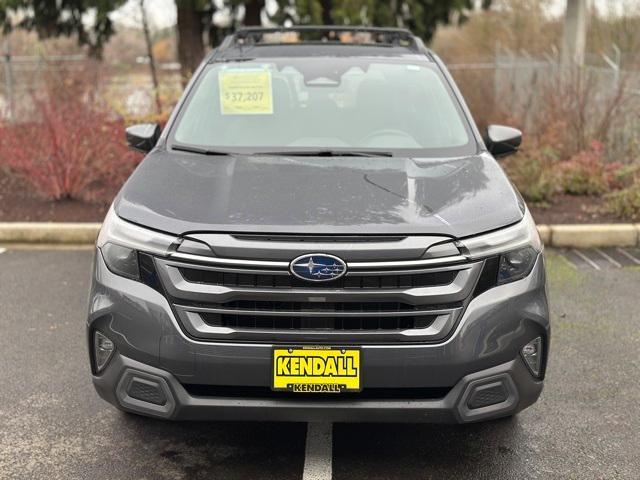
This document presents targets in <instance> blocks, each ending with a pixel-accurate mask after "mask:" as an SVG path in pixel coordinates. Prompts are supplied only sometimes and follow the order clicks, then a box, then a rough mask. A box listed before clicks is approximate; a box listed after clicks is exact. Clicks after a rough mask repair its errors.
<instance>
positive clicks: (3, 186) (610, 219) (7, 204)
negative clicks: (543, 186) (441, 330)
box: [0, 169, 623, 224]
mask: <svg viewBox="0 0 640 480" xmlns="http://www.w3.org/2000/svg"><path fill="white" fill-rule="evenodd" d="M603 204H604V200H603V199H601V198H598V197H575V196H571V195H563V196H559V197H557V199H556V200H555V201H554V203H553V205H551V206H550V207H548V208H543V207H538V206H534V205H530V208H531V212H532V214H533V216H534V218H535V219H536V222H538V223H539V224H558V223H623V222H622V221H621V220H619V219H617V218H615V217H614V216H612V215H609V214H606V213H603ZM108 208H109V205H106V204H95V203H87V202H82V201H79V200H63V201H58V202H52V201H50V200H46V199H44V198H42V197H39V196H38V195H37V194H36V193H35V192H34V190H33V187H31V186H30V185H29V183H27V182H25V181H24V180H22V179H20V178H19V177H17V176H16V175H9V174H7V173H6V172H4V171H3V170H2V169H0V222H100V221H102V219H103V218H104V216H105V214H106V213H107V210H108Z"/></svg>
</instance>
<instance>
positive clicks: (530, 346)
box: [520, 337, 542, 377]
mask: <svg viewBox="0 0 640 480" xmlns="http://www.w3.org/2000/svg"><path fill="white" fill-rule="evenodd" d="M520 353H521V354H522V358H523V359H524V363H526V364H527V367H529V370H530V371H531V373H532V374H533V375H534V376H535V377H540V373H541V372H542V337H537V338H535V339H533V340H531V341H530V342H529V343H527V344H526V345H525V346H524V347H522V351H521V352H520Z"/></svg>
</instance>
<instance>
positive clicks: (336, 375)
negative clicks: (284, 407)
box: [271, 347, 361, 393]
mask: <svg viewBox="0 0 640 480" xmlns="http://www.w3.org/2000/svg"><path fill="white" fill-rule="evenodd" d="M271 387H272V388H273V390H286V391H289V392H296V393H340V392H359V391H360V390H361V386H360V350H359V349H356V348H340V347H276V348H274V350H273V378H272V385H271Z"/></svg>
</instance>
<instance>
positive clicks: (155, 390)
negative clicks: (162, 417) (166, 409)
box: [127, 377, 167, 405]
mask: <svg viewBox="0 0 640 480" xmlns="http://www.w3.org/2000/svg"><path fill="white" fill-rule="evenodd" d="M127 394H128V395H129V396H130V397H131V398H135V399H136V400H141V401H143V402H147V403H153V404H154V405H164V404H165V403H167V397H166V395H165V394H164V391H163V390H162V387H161V386H160V385H159V384H158V383H156V382H153V381H150V380H145V379H142V378H137V377H134V378H133V379H132V380H131V383H129V387H128V388H127Z"/></svg>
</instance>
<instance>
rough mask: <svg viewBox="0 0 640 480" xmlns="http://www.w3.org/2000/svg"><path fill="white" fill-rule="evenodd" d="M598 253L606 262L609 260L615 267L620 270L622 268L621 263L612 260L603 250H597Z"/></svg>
mask: <svg viewBox="0 0 640 480" xmlns="http://www.w3.org/2000/svg"><path fill="white" fill-rule="evenodd" d="M596 252H598V253H599V254H600V256H601V257H602V258H604V259H606V260H609V262H611V263H612V264H613V265H615V266H616V267H618V268H622V265H621V264H620V262H618V261H616V260H614V259H613V258H611V257H610V256H609V255H607V254H606V253H604V252H603V251H602V250H600V249H599V248H596Z"/></svg>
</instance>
